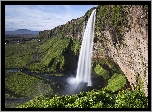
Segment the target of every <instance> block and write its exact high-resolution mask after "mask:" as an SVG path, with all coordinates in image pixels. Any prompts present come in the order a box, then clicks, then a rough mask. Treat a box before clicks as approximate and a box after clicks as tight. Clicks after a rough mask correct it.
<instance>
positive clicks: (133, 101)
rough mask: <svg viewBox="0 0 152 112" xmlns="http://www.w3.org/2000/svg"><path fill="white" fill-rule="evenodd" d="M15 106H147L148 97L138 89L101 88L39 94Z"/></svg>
mask: <svg viewBox="0 0 152 112" xmlns="http://www.w3.org/2000/svg"><path fill="white" fill-rule="evenodd" d="M17 108H148V99H147V98H146V97H145V96H144V94H143V92H142V91H138V90H136V91H134V92H132V91H130V90H129V89H127V90H122V91H119V93H118V94H112V93H109V92H107V91H106V90H105V89H102V90H92V91H90V92H80V94H73V95H64V96H58V95H53V96H44V95H41V96H37V97H35V98H34V99H33V100H31V101H29V102H27V103H25V104H23V105H20V106H17Z"/></svg>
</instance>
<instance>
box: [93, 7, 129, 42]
mask: <svg viewBox="0 0 152 112" xmlns="http://www.w3.org/2000/svg"><path fill="white" fill-rule="evenodd" d="M127 22H128V20H127V12H126V11H125V10H123V6H122V5H98V6H97V17H96V25H95V32H96V33H95V34H96V36H95V37H98V33H99V32H100V33H101V35H102V37H100V39H101V41H104V39H105V36H104V33H103V32H102V31H104V30H105V31H109V32H110V34H111V35H112V41H113V44H114V45H116V43H122V42H123V35H124V27H128V24H127ZM98 38H99V37H98ZM98 40H99V39H98Z"/></svg>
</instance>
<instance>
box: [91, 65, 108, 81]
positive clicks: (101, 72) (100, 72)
mask: <svg viewBox="0 0 152 112" xmlns="http://www.w3.org/2000/svg"><path fill="white" fill-rule="evenodd" d="M94 71H95V73H96V74H98V75H101V76H102V77H103V78H104V79H105V80H107V79H109V78H110V76H109V71H107V70H105V69H103V68H102V66H100V65H99V64H98V65H96V67H95V69H94Z"/></svg>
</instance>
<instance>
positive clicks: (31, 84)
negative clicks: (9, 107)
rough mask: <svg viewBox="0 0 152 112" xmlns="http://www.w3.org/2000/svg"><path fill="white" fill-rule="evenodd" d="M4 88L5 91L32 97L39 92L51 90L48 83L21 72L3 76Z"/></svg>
mask: <svg viewBox="0 0 152 112" xmlns="http://www.w3.org/2000/svg"><path fill="white" fill-rule="evenodd" d="M6 74H7V73H6ZM5 90H6V91H5V93H10V92H9V91H12V92H13V93H14V94H19V95H20V96H24V97H34V96H36V95H39V94H46V93H48V92H49V93H51V92H53V91H52V89H51V88H50V85H49V84H45V83H44V82H43V81H42V80H40V79H37V78H35V77H33V76H29V75H27V74H24V73H21V72H18V73H15V74H12V75H9V76H8V75H7V77H5Z"/></svg>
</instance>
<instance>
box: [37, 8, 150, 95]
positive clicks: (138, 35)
mask: <svg viewBox="0 0 152 112" xmlns="http://www.w3.org/2000/svg"><path fill="white" fill-rule="evenodd" d="M93 9H94V8H92V9H90V10H89V11H87V12H86V14H85V15H84V16H82V17H80V18H77V19H73V20H71V21H68V22H67V23H66V24H64V25H60V26H57V27H55V28H54V29H51V30H49V31H43V32H45V33H43V34H44V36H42V37H47V38H51V37H52V36H55V37H56V38H58V37H61V38H72V39H76V40H79V41H81V40H82V38H83V28H84V23H85V22H84V21H85V19H86V17H87V16H88V17H89V16H90V14H91V12H92V10H93ZM96 9H97V13H96V24H95V38H94V50H93V56H94V57H97V58H107V57H109V58H111V59H113V60H114V61H115V62H116V63H117V64H118V65H119V67H120V68H121V70H122V71H123V72H124V74H125V76H126V78H127V79H128V81H129V82H130V85H131V87H132V89H133V90H134V89H135V88H136V86H137V85H140V86H141V87H142V88H143V90H144V92H145V94H146V96H148V6H146V5H124V6H120V5H105V6H104V5H101V6H97V8H96ZM40 33H41V34H42V32H40Z"/></svg>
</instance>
